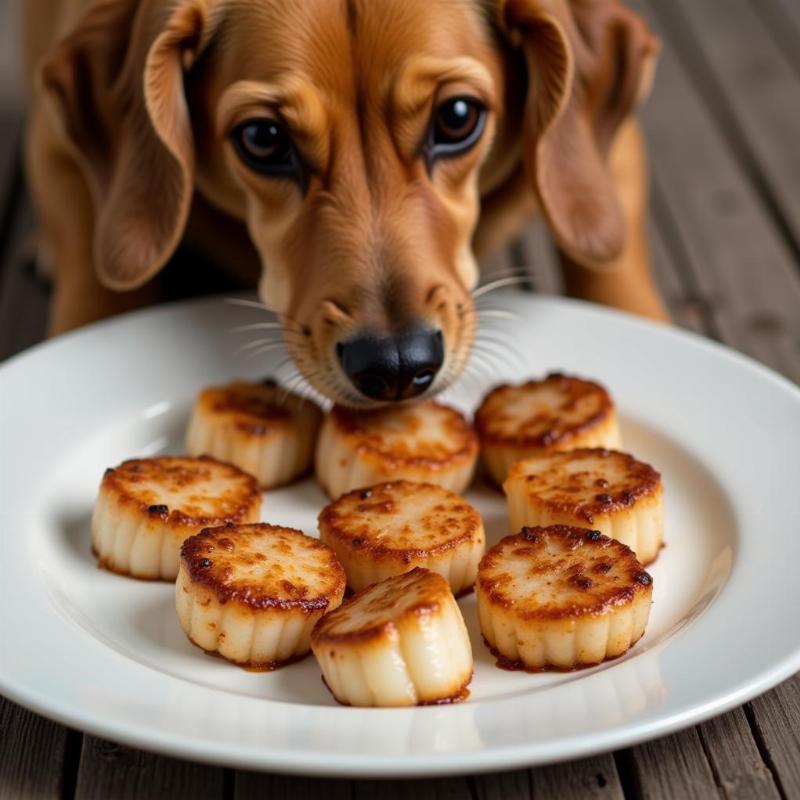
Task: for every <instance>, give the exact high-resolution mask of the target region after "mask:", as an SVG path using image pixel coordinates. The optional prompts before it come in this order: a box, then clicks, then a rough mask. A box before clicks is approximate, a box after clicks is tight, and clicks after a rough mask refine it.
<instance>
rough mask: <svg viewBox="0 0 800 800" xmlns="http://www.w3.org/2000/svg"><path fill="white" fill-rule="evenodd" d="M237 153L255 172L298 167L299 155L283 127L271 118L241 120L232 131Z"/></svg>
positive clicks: (280, 171) (281, 172) (276, 172)
mask: <svg viewBox="0 0 800 800" xmlns="http://www.w3.org/2000/svg"><path fill="white" fill-rule="evenodd" d="M231 140H232V141H233V146H234V148H235V149H236V152H237V153H238V154H239V157H240V158H241V159H242V161H244V163H245V164H247V166H249V167H250V168H251V169H253V170H255V171H256V172H262V173H264V174H267V175H286V174H291V173H294V172H295V171H297V169H298V167H299V159H298V158H297V153H296V151H295V149H294V145H293V144H292V139H291V137H290V136H289V134H288V132H287V131H286V129H285V128H284V127H283V126H282V125H281V124H280V123H279V122H276V121H275V120H272V119H255V120H248V121H247V122H243V123H242V124H241V125H239V126H238V127H237V128H235V129H234V131H233V133H232V134H231Z"/></svg>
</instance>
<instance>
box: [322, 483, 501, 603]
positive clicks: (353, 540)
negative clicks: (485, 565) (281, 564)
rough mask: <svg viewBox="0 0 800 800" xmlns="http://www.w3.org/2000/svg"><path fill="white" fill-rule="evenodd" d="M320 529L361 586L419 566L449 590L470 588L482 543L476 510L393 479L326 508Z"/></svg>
mask: <svg viewBox="0 0 800 800" xmlns="http://www.w3.org/2000/svg"><path fill="white" fill-rule="evenodd" d="M319 534H320V539H322V541H323V542H325V543H326V544H328V545H330V547H331V548H332V549H333V551H334V552H335V553H336V555H337V556H338V558H339V561H340V562H341V563H342V566H344V569H345V572H346V573H347V585H348V586H349V587H350V588H351V589H352V590H353V591H356V592H357V591H360V590H361V589H364V588H366V587H367V586H369V585H370V584H371V583H375V582H377V581H380V580H383V579H385V578H389V577H391V576H392V575H400V574H402V573H404V572H409V571H410V570H412V569H413V568H414V567H426V568H427V569H430V570H432V571H433V572H438V573H439V574H440V575H442V576H443V577H444V578H445V579H446V580H447V581H448V582H449V583H450V588H451V589H452V591H453V592H454V593H455V594H459V593H461V592H464V591H466V590H469V589H471V588H472V585H473V584H474V583H475V576H476V574H477V571H478V562H479V561H480V559H481V556H482V555H483V551H484V548H485V541H486V540H485V536H484V531H483V522H482V521H481V517H480V514H478V512H477V511H476V510H475V509H474V508H473V507H472V506H471V505H470V504H469V503H468V502H467V501H466V500H464V498H463V497H460V496H459V495H457V494H454V493H453V492H450V491H448V490H447V489H443V488H442V487H441V486H435V485H434V484H431V483H413V482H411V481H392V482H390V483H380V484H378V485H376V486H371V487H369V488H367V489H356V490H354V491H352V492H348V493H347V494H345V495H342V496H341V497H340V498H339V499H338V500H335V501H334V502H332V503H330V504H329V505H328V506H326V507H325V508H324V509H323V510H322V512H321V513H320V515H319Z"/></svg>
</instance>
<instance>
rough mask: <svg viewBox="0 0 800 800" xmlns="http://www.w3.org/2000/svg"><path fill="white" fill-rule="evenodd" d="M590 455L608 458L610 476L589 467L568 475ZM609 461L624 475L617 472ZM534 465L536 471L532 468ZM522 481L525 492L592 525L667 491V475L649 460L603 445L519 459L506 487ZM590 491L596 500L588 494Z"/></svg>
mask: <svg viewBox="0 0 800 800" xmlns="http://www.w3.org/2000/svg"><path fill="white" fill-rule="evenodd" d="M584 458H586V459H592V460H595V459H596V460H602V461H603V462H604V466H605V469H604V470H603V473H604V475H607V476H608V477H598V476H597V474H596V473H593V472H592V471H590V470H588V469H587V470H583V471H575V472H573V473H572V474H570V475H569V476H568V477H565V475H564V474H563V472H564V470H565V469H567V468H569V467H570V466H574V465H575V463H576V462H578V461H579V460H580V459H584ZM608 465H611V466H613V468H614V472H616V473H617V474H618V475H621V476H622V477H615V476H614V475H613V474H612V471H611V470H609V469H608ZM532 468H533V469H535V474H530V473H529V472H528V470H530V469H532ZM518 482H523V483H524V485H525V488H524V490H523V491H525V492H526V493H527V494H528V495H529V496H530V497H535V498H536V503H537V505H540V506H542V507H546V508H548V509H550V510H552V511H558V512H561V513H565V514H570V515H572V516H575V517H577V518H579V519H583V520H586V522H587V523H589V524H590V525H591V524H592V523H593V522H594V519H595V517H597V516H600V515H601V514H611V513H613V512H616V511H620V510H622V509H625V508H631V507H632V506H634V505H635V504H636V502H637V501H639V500H641V499H642V498H644V497H648V496H655V495H656V494H657V493H658V492H659V491H660V490H661V475H660V473H658V472H657V471H656V470H655V469H653V467H651V466H650V465H649V464H645V463H644V462H643V461H639V460H637V459H636V458H634V457H633V456H632V455H630V454H629V453H621V452H619V451H618V450H607V449H605V448H602V447H594V448H580V449H578V450H568V451H564V452H557V453H548V454H547V455H546V456H542V457H541V458H537V459H532V460H531V461H530V463H529V462H528V461H527V460H525V461H519V462H517V463H516V464H514V465H513V466H512V467H511V470H510V471H509V474H508V478H507V479H506V484H504V486H506V485H509V484H511V483H518ZM587 493H588V496H591V498H592V499H591V500H586V499H585V498H586V497H587Z"/></svg>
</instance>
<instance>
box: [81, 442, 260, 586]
mask: <svg viewBox="0 0 800 800" xmlns="http://www.w3.org/2000/svg"><path fill="white" fill-rule="evenodd" d="M260 511H261V493H260V491H259V488H258V483H257V482H256V480H255V478H253V476H252V475H248V474H246V473H244V472H242V471H241V470H240V469H238V468H237V467H234V466H232V465H230V464H223V463H221V462H219V461H216V460H215V459H213V458H177V457H169V456H164V457H161V458H137V459H132V460H130V461H124V462H123V463H122V464H120V465H119V466H118V467H113V468H110V469H107V470H106V471H105V474H104V475H103V479H102V481H101V483H100V491H99V492H98V496H97V502H96V504H95V508H94V514H93V516H92V551H93V552H94V554H95V556H96V557H97V560H98V563H99V565H100V566H101V567H105V568H106V569H108V570H111V571H112V572H117V573H119V574H121V575H132V576H133V577H136V578H149V579H159V578H160V579H162V580H175V576H176V575H177V574H178V561H179V555H180V548H181V545H182V544H183V542H184V540H185V539H187V538H188V537H189V536H191V535H192V534H195V533H197V532H198V531H200V530H202V529H203V528H207V527H209V526H211V525H225V524H227V523H241V522H255V521H257V520H258V517H259V513H260Z"/></svg>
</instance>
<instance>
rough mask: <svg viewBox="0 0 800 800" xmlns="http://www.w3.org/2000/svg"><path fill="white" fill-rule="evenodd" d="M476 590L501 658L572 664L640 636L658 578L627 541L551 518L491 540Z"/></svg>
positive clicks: (611, 654) (606, 655)
mask: <svg viewBox="0 0 800 800" xmlns="http://www.w3.org/2000/svg"><path fill="white" fill-rule="evenodd" d="M476 594H477V599H478V615H479V619H480V626H481V632H482V633H483V637H484V639H485V641H486V644H487V645H488V646H489V648H490V649H491V651H492V653H493V654H494V655H495V656H496V657H497V658H498V666H502V667H505V668H507V669H525V670H530V671H539V670H546V669H556V670H571V669H578V668H580V667H587V666H591V665H593V664H599V663H600V662H601V661H605V660H606V659H610V658H616V657H617V656H620V655H622V654H623V653H624V652H626V651H627V650H628V649H629V648H630V647H631V646H632V645H633V644H635V643H636V642H637V641H638V640H639V639H640V638H641V636H642V635H643V634H644V631H645V627H646V626H647V621H648V618H649V616H650V605H651V602H652V595H653V581H652V578H651V577H650V575H649V574H648V573H647V572H645V570H644V569H643V567H642V565H641V563H640V562H639V560H638V559H637V558H636V556H635V555H634V554H633V552H632V551H631V550H630V549H629V548H628V547H625V545H623V544H620V543H619V542H617V541H616V540H614V539H609V538H608V537H607V536H603V534H602V533H600V532H599V531H591V530H586V529H585V528H570V527H568V526H565V525H553V526H551V527H546V528H540V527H537V528H523V529H522V532H521V533H518V534H516V535H514V536H507V537H506V538H505V539H502V540H501V541H500V542H498V543H497V544H496V545H495V546H494V547H492V548H491V549H490V550H489V551H488V552H487V553H486V555H485V556H484V557H483V559H482V560H481V564H480V567H479V570H478V581H477V584H476Z"/></svg>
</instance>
